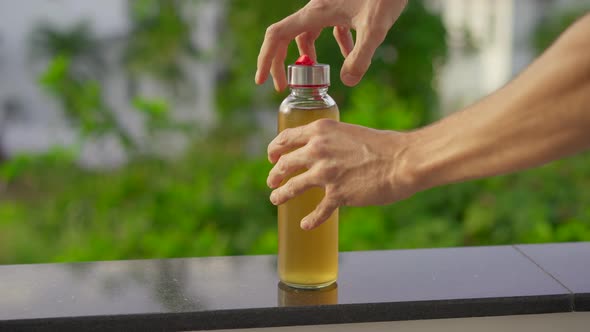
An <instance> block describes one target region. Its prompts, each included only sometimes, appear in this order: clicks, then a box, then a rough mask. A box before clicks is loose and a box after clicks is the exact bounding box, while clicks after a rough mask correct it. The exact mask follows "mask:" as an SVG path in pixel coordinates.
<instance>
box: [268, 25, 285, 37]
mask: <svg viewBox="0 0 590 332" xmlns="http://www.w3.org/2000/svg"><path fill="white" fill-rule="evenodd" d="M280 32H281V27H280V25H279V24H278V23H274V24H271V25H270V26H269V27H268V28H266V33H265V37H266V38H267V39H277V38H278V37H279V35H280Z"/></svg>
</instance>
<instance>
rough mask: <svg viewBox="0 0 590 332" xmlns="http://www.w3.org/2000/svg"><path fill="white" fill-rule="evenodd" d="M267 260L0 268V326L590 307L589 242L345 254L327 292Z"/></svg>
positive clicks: (192, 326)
mask: <svg viewBox="0 0 590 332" xmlns="http://www.w3.org/2000/svg"><path fill="white" fill-rule="evenodd" d="M275 269H276V257H275V256H237V257H207V258H187V259H165V260H132V261H105V262H91V263H72V264H34V265H4V266H0V294H1V296H0V331H15V330H16V331H19V330H22V331H26V330H35V331H40V330H56V329H60V330H63V331H67V330H83V331H93V330H97V331H98V330H104V329H111V330H113V329H115V330H117V329H118V330H125V331H130V330H141V331H146V330H171V331H172V330H199V329H220V328H248V327H265V326H289V325H308V324H329V323H352V322H355V323H356V322H371V321H392V320H412V319H433V318H450V317H473V316H495V315H517V314H530V313H551V312H569V311H574V310H578V311H580V310H585V311H590V306H588V301H587V300H588V296H589V294H590V242H580V243H566V244H549V245H530V246H529V245H527V246H496V247H465V248H448V249H417V250H392V251H367V252H345V253H341V255H340V277H339V280H338V285H337V286H336V287H330V288H328V289H325V290H322V291H294V290H291V289H289V288H288V287H286V286H283V285H279V284H278V279H277V276H276V272H275Z"/></svg>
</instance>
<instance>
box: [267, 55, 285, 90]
mask: <svg viewBox="0 0 590 332" xmlns="http://www.w3.org/2000/svg"><path fill="white" fill-rule="evenodd" d="M286 57H287V46H286V45H285V46H281V47H280V49H278V50H277V52H276V54H275V58H274V59H273V60H272V66H271V67H270V73H271V75H272V77H273V83H274V86H275V90H277V91H282V90H283V89H285V88H286V87H287V75H286V74H285V58H286Z"/></svg>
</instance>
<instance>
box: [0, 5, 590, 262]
mask: <svg viewBox="0 0 590 332" xmlns="http://www.w3.org/2000/svg"><path fill="white" fill-rule="evenodd" d="M179 2H180V1H170V2H168V1H156V0H138V1H131V2H129V4H130V7H131V9H132V10H131V11H130V13H131V15H132V16H133V22H134V29H133V31H134V32H133V33H132V35H131V36H133V38H137V41H133V42H131V44H130V49H129V53H127V58H126V60H127V61H129V62H127V63H128V64H129V66H130V67H129V68H133V69H132V71H135V70H137V72H136V73H138V75H140V74H141V75H143V74H146V75H149V76H151V77H153V78H155V79H156V80H158V82H166V83H165V84H170V85H171V86H174V84H175V83H173V82H174V81H176V79H177V78H179V77H180V76H176V75H177V74H179V72H178V70H179V68H181V67H180V64H181V63H182V61H181V60H180V59H181V58H183V57H185V56H186V55H187V54H190V51H186V48H187V44H186V43H187V39H186V38H187V33H188V32H187V31H188V30H187V25H186V23H183V22H185V21H183V22H181V17H180V14H179V10H178V8H179V7H178V6H179ZM304 4H305V1H288V2H280V1H271V0H261V1H247V0H233V1H231V2H230V3H229V6H228V15H229V16H228V18H227V23H228V27H227V29H228V30H227V31H226V32H227V34H226V35H225V36H224V38H223V39H222V40H221V41H220V42H219V43H220V45H219V46H220V47H219V48H220V49H222V50H225V52H224V53H223V54H220V55H219V59H220V60H222V61H225V63H226V64H227V65H228V69H227V72H225V73H224V74H223V75H222V76H221V79H220V82H219V98H218V102H219V106H220V107H219V111H220V113H221V115H222V116H221V119H222V124H223V125H222V126H219V128H215V130H212V131H211V132H210V133H209V134H208V135H207V136H206V137H205V138H204V139H203V140H199V141H196V142H194V143H193V146H192V148H191V149H190V150H189V151H188V152H187V153H186V155H184V156H183V157H181V158H179V159H176V160H170V161H165V160H159V159H157V158H153V157H149V156H145V155H133V159H132V161H131V163H130V164H129V165H126V166H125V167H122V168H120V169H117V170H112V171H109V172H93V171H88V170H82V169H80V168H79V167H78V166H76V165H75V163H74V162H73V161H74V159H75V158H76V151H75V150H74V151H68V150H63V149H61V150H60V149H57V150H55V151H51V152H50V153H48V154H46V155H42V156H30V155H23V156H18V157H15V158H12V159H11V160H9V161H8V162H6V163H4V164H2V165H0V263H33V262H48V261H85V260H104V259H129V258H155V257H181V256H210V255H237V254H268V253H275V252H276V246H277V243H276V237H277V234H276V233H277V231H276V208H275V207H273V206H272V205H271V204H270V203H269V201H268V195H269V193H270V190H269V189H268V188H267V187H266V185H265V179H266V176H267V174H268V171H269V170H270V167H271V165H270V164H269V163H268V161H267V160H266V156H265V155H264V154H263V153H252V152H251V150H252V149H251V143H252V142H253V141H252V140H251V138H252V137H255V138H256V133H257V131H258V130H259V128H257V127H256V124H257V123H256V122H255V120H254V116H253V115H252V112H250V111H251V110H254V109H257V108H259V107H266V106H268V105H277V104H278V101H279V100H280V99H282V98H283V97H284V96H281V95H278V94H274V93H272V92H271V88H270V86H269V85H267V86H266V87H264V88H257V87H255V86H254V84H253V76H254V71H255V63H256V57H257V54H258V50H259V46H260V44H261V42H262V38H263V35H264V29H265V28H266V26H268V25H270V24H271V23H273V22H274V21H276V20H278V19H279V18H281V17H284V16H286V15H288V14H289V13H291V12H293V11H295V10H296V9H298V8H300V7H301V6H303V5H304ZM416 22H420V24H416ZM47 36H51V38H46V39H47V40H52V42H51V43H45V44H46V45H54V46H51V47H44V49H45V50H49V51H48V52H46V54H47V55H48V58H50V60H51V61H50V62H49V65H48V67H47V69H46V71H45V72H44V74H43V75H42V77H41V79H40V84H41V85H42V86H43V87H44V88H45V89H46V90H47V91H48V92H49V93H51V94H52V95H53V96H55V97H56V99H57V100H58V101H60V102H61V105H62V106H63V109H64V113H65V114H67V116H68V117H69V118H70V119H71V120H72V121H73V122H75V123H78V124H80V125H81V127H82V128H84V129H85V130H86V131H87V132H88V133H97V132H100V131H101V130H107V129H103V128H108V127H109V126H113V125H114V123H113V124H111V123H110V122H109V121H111V120H110V119H109V118H108V117H106V114H109V112H108V110H109V108H108V107H107V105H106V104H105V103H104V102H103V101H102V93H101V91H102V89H101V84H100V79H98V77H99V75H98V74H97V73H96V71H98V72H100V70H97V69H98V68H99V67H98V65H97V64H91V63H92V61H91V60H90V58H89V57H88V56H87V54H88V52H86V51H85V50H89V49H93V47H90V46H89V45H90V44H86V42H80V40H82V41H84V40H93V38H92V37H91V36H89V34H83V35H82V37H80V36H78V35H76V34H73V32H71V31H70V32H68V33H63V31H62V32H61V34H53V33H51V34H48V35H47ZM62 37H63V38H62ZM152 38H153V39H152ZM76 40H77V42H70V41H76ZM152 40H158V42H157V43H152ZM189 48H190V47H189ZM317 49H318V54H319V57H320V60H321V61H322V62H326V63H330V64H331V65H332V68H333V72H334V73H337V72H338V71H339V68H340V66H341V64H342V61H343V60H342V57H341V56H340V51H339V49H338V46H337V45H336V43H335V42H334V41H333V38H332V36H331V33H327V32H326V33H324V34H322V36H321V37H320V39H319V40H318V42H317ZM160 50H161V52H160ZM186 52H188V53H186ZM295 56H296V50H295V47H293V46H292V47H291V49H290V53H289V58H288V59H289V60H288V61H291V60H293V59H295ZM445 57H446V44H445V31H444V27H443V26H442V23H441V19H440V17H438V16H437V15H435V14H433V13H431V12H429V11H428V10H426V8H425V7H424V5H423V3H422V2H420V1H410V3H409V6H408V8H407V9H406V12H405V13H404V14H403V15H402V17H401V18H400V20H399V21H398V23H397V24H396V26H395V27H394V29H393V30H392V31H391V32H390V33H389V35H388V36H387V39H386V41H385V43H384V45H383V46H382V47H381V48H380V49H378V51H377V53H376V57H375V59H374V61H373V64H372V67H371V69H370V71H369V72H368V73H367V76H366V77H365V79H364V80H363V82H362V83H361V84H360V85H359V86H357V87H355V88H352V89H351V88H346V87H344V86H342V84H341V83H340V82H339V80H338V79H333V86H332V87H331V88H330V93H331V95H333V96H334V97H335V99H336V100H337V101H338V103H339V105H340V107H341V110H342V118H343V120H344V121H347V122H351V123H357V124H362V125H365V126H370V127H375V128H384V129H385V128H386V129H396V130H407V129H412V128H416V127H418V126H420V125H422V124H424V123H426V122H429V121H430V120H431V119H432V118H433V117H436V112H435V110H436V92H435V91H434V90H433V88H432V86H433V84H432V83H433V79H434V72H435V70H436V67H437V65H438V64H439V63H441V62H442V61H444V59H445ZM152 68H153V71H152ZM171 68H172V69H171ZM89 69H91V70H89ZM180 71H182V70H181V69H180ZM171 73H172V74H173V75H171V76H168V75H169V74H171ZM171 78H172V79H171ZM129 103H130V105H131V106H132V107H133V108H135V109H136V110H137V111H139V112H141V113H142V114H143V115H145V117H146V118H147V121H148V122H150V121H154V123H153V125H154V126H156V127H158V128H160V127H159V126H161V125H162V123H166V122H167V121H169V118H170V113H171V112H172V109H171V103H170V101H168V100H164V99H158V98H153V97H151V96H142V95H133V96H131V97H130V100H129ZM273 108H274V107H273ZM236 127H240V129H243V130H240V131H236V130H235V129H236ZM109 130H111V129H109ZM255 142H257V143H256V144H257V145H265V143H266V142H260V140H258V141H255ZM260 150H264V149H260ZM249 151H250V152H249ZM588 174H590V155H588V154H586V155H580V156H577V157H575V158H570V159H567V160H563V161H559V162H556V163H552V164H550V165H547V166H545V167H542V168H538V169H535V170H531V171H527V172H522V173H519V174H514V175H509V176H502V177H496V178H491V179H485V180H479V181H472V182H468V183H462V184H456V185H450V186H445V187H441V188H436V189H432V190H429V191H426V192H422V193H418V194H416V195H415V196H414V197H412V198H409V199H407V200H404V201H402V202H399V203H396V204H394V205H391V206H385V207H367V208H342V210H341V214H340V215H341V223H340V249H341V250H365V249H388V248H419V247H444V246H460V245H487V244H511V243H534V242H548V241H552V242H554V241H581V240H585V241H589V240H590V204H588V202H590V189H589V188H590V177H589V176H588Z"/></svg>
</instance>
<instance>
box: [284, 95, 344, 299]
mask: <svg viewBox="0 0 590 332" xmlns="http://www.w3.org/2000/svg"><path fill="white" fill-rule="evenodd" d="M324 118H328V119H333V120H336V121H338V120H339V112H338V107H337V106H336V105H334V106H332V107H330V108H324V109H298V108H286V109H282V110H281V111H280V112H279V132H281V131H283V130H284V129H286V128H292V127H298V126H301V125H305V124H308V123H310V122H313V121H315V120H318V119H324ZM287 180H288V179H285V181H283V183H285V182H287ZM323 197H324V189H322V188H312V189H309V190H308V191H306V192H304V193H303V194H301V195H299V196H297V197H295V198H293V199H291V200H289V201H288V202H286V203H284V204H282V205H280V206H279V207H278V220H279V225H278V231H279V243H278V244H279V251H278V273H279V278H280V279H281V281H282V282H284V283H285V284H287V285H289V286H292V287H297V288H320V287H325V286H328V285H330V284H332V283H334V282H335V281H336V279H337V277H338V210H336V211H335V212H334V213H333V214H332V216H331V217H330V218H329V219H328V220H327V221H326V222H324V223H323V224H322V225H320V226H319V227H317V228H315V229H313V230H310V231H304V230H302V229H301V227H300V222H301V219H303V218H304V217H305V216H307V215H308V214H309V213H311V212H312V211H313V210H314V209H315V208H316V207H317V205H318V204H319V203H320V201H321V200H322V198H323Z"/></svg>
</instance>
